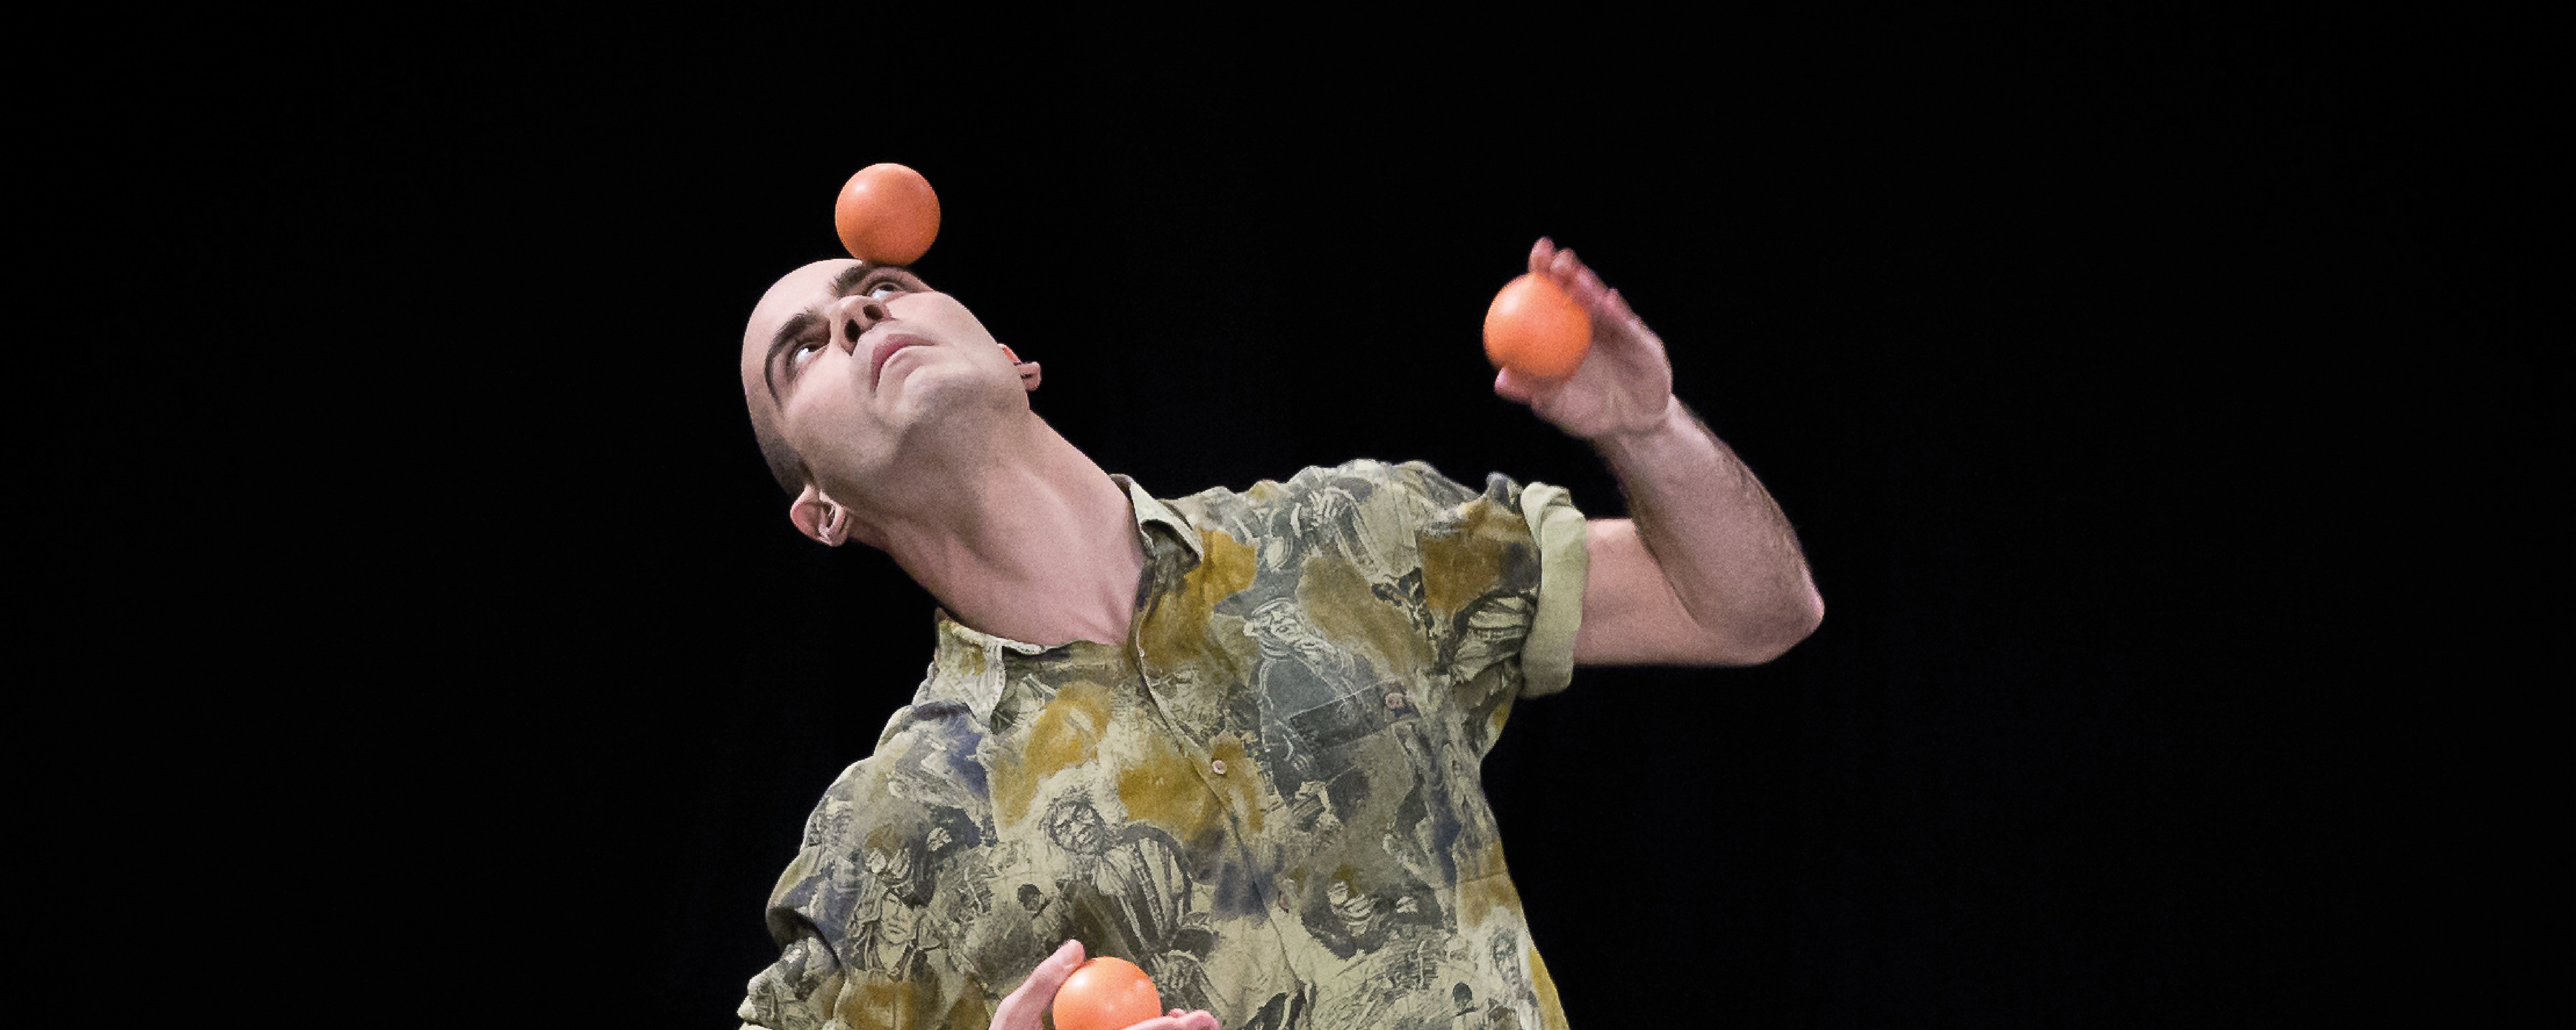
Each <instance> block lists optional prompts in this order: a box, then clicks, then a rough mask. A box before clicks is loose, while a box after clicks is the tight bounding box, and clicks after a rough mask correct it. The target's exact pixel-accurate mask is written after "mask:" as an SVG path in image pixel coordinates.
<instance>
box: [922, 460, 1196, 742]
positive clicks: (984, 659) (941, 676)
mask: <svg viewBox="0 0 2576 1030" xmlns="http://www.w3.org/2000/svg"><path fill="white" fill-rule="evenodd" d="M1109 479H1110V481H1111V482H1114V483H1117V484H1118V488H1119V489H1121V490H1125V491H1126V492H1127V500H1128V503H1129V505H1130V507H1131V508H1133V509H1134V512H1135V516H1136V537H1137V540H1138V542H1140V543H1142V544H1143V545H1144V547H1145V561H1146V565H1147V569H1146V573H1145V574H1146V578H1147V580H1148V581H1149V582H1150V581H1151V580H1152V579H1153V578H1154V573H1153V569H1152V566H1153V563H1154V554H1155V547H1154V534H1153V533H1152V532H1151V529H1150V527H1153V526H1157V525H1159V526H1161V527H1163V528H1164V530H1166V531H1167V532H1169V533H1170V535H1171V537H1172V539H1173V540H1175V541H1177V542H1178V543H1179V544H1180V545H1181V547H1182V548H1183V549H1184V550H1186V551H1187V552H1188V553H1189V565H1190V566H1192V567H1195V566H1197V565H1198V563H1199V562H1200V561H1201V560H1203V559H1204V558H1205V557H1206V551H1205V547H1206V545H1204V544H1202V543H1200V542H1199V534H1198V531H1197V530H1195V529H1192V528H1190V524H1189V522H1188V521H1187V520H1185V519H1183V518H1181V516H1180V514H1179V513H1177V512H1174V511H1173V510H1172V509H1171V508H1170V507H1169V506H1167V505H1165V504H1164V503H1163V502H1161V501H1158V500H1155V499H1154V496H1153V495H1152V494H1149V493H1146V492H1145V488H1144V487H1141V486H1138V485H1136V481H1135V480H1133V479H1130V478H1128V477H1126V476H1124V475H1116V474H1113V475H1111V476H1110V477H1109ZM937 627H938V633H939V641H938V647H937V649H936V650H935V651H934V653H933V654H932V656H931V661H930V675H929V678H927V679H924V680H923V681H922V683H921V689H920V690H918V691H915V692H914V694H913V699H912V703H913V704H916V705H920V704H927V703H930V702H933V701H958V702H963V703H964V704H965V705H966V707H967V708H968V709H970V710H972V711H973V712H974V713H975V718H976V719H978V720H980V721H983V722H987V723H989V722H991V721H992V718H993V706H994V704H995V703H997V702H999V701H1000V700H1001V697H1002V664H1003V663H1002V652H1004V651H1016V652H1018V653H1020V654H1023V655H1036V654H1044V653H1045V652H1046V651H1047V648H1045V647H1044V646H1041V645H1038V644H1031V643H1025V642H1022V641H1018V640H1012V639H1009V638H1007V637H999V636H994V635H993V634H990V633H986V632H983V631H981V630H977V629H974V628H972V627H969V626H967V625H965V624H964V623H960V622H958V621H957V620H955V619H952V618H949V616H948V613H947V612H946V611H944V610H943V611H940V612H939V613H938V622H937Z"/></svg>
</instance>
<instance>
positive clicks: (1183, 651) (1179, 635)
mask: <svg viewBox="0 0 2576 1030" xmlns="http://www.w3.org/2000/svg"><path fill="white" fill-rule="evenodd" d="M1199 542H1200V545H1201V547H1200V549H1201V550H1202V551H1203V552H1205V555H1206V556H1205V557H1204V558H1202V559H1201V560H1200V561H1199V564H1198V567H1197V568H1194V569H1191V570H1190V571H1188V572H1186V573H1183V574H1182V576H1181V585H1180V588H1179V589H1177V590H1174V591H1173V592H1172V593H1171V594H1170V595H1169V596H1167V597H1165V598H1163V600H1162V602H1161V603H1160V604H1158V605H1156V606H1155V609H1154V613H1153V616H1152V618H1150V619H1148V620H1146V623H1145V632H1144V634H1143V639H1142V640H1141V641H1139V643H1141V644H1142V645H1143V646H1144V649H1145V653H1146V654H1147V655H1148V656H1149V658H1148V660H1149V661H1151V662H1154V663H1157V664H1160V665H1163V666H1164V667H1166V668H1170V667H1176V666H1179V665H1183V664H1188V663H1192V662H1200V661H1205V660H1207V659H1209V658H1212V657H1216V656H1213V655H1210V654H1208V647H1207V636H1208V620H1209V617H1210V616H1212V615H1214V614H1215V613H1216V606H1217V603H1218V602H1221V601H1223V600H1225V599H1226V598H1229V597H1232V596H1234V595H1236V594H1239V593H1242V592H1243V591H1244V588H1246V587H1249V586H1251V585H1252V577H1253V574H1254V573H1255V572H1258V571H1259V564H1260V563H1259V559H1258V556H1257V552H1255V551H1254V550H1253V549H1252V548H1251V547H1250V546H1247V545H1245V544H1243V543H1241V542H1239V541H1237V540H1235V538H1234V535H1233V534H1231V533H1227V532H1226V531H1224V530H1222V529H1211V530H1206V531H1204V532H1202V533H1200V534H1199Z"/></svg>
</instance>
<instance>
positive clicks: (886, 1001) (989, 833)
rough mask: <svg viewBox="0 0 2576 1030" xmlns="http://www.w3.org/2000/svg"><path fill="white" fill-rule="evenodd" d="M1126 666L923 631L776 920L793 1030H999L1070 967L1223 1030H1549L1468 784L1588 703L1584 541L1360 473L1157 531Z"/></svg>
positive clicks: (1418, 484) (1459, 495) (1496, 509)
mask: <svg viewBox="0 0 2576 1030" xmlns="http://www.w3.org/2000/svg"><path fill="white" fill-rule="evenodd" d="M1116 478H1117V480H1118V483H1119V485H1120V486H1121V487H1122V488H1124V489H1125V490H1126V491H1127V493H1128V496H1129V499H1130V500H1131V501H1132V502H1133V504H1134V507H1135V512H1136V525H1137V532H1138V534H1139V536H1140V537H1141V538H1142V540H1143V542H1144V544H1145V553H1146V555H1147V570H1146V573H1145V576H1144V577H1143V580H1142V582H1141V583H1140V585H1139V588H1138V596H1137V610H1136V611H1137V614H1136V616H1135V619H1134V622H1133V624H1132V630H1131V632H1130V635H1129V639H1128V640H1127V642H1126V643H1125V645H1124V646H1111V645H1107V644H1098V643H1092V642H1089V641H1076V642H1073V643H1070V644H1065V645H1062V646H1058V647H1052V648H1046V647H1038V646H1034V645H1030V644H1023V643H1018V642H1014V641H1010V640H1004V639H1001V638H998V637H993V636H989V635H986V634H983V633H979V632H976V631H975V630H972V629H968V628H967V627H965V626H961V625H958V624H957V623H955V622H953V621H950V620H949V619H948V618H947V617H946V616H945V615H944V614H943V615H942V616H941V617H940V619H939V622H938V651H937V655H936V657H935V658H934V660H933V661H932V663H931V667H930V671H929V676H928V678H927V679H926V680H925V681H924V682H923V683H922V685H921V687H920V689H919V691H918V692H917V693H916V694H915V695H914V697H913V703H912V704H911V705H909V706H907V707H905V708H903V709H902V710H900V711H898V712H896V713H895V715H894V718H893V719H891V720H890V721H888V722H887V724H886V728H885V731H884V733H883V734H881V735H880V736H879V737H878V738H877V744H876V750H875V753H874V754H873V755H871V756H869V757H868V758H866V759H864V760H862V761H860V762H859V763H858V764H856V765H852V766H850V767H849V769H848V770H847V771H845V772H843V773H842V774H841V776H840V778H839V779H838V780H837V781H836V782H834V783H833V785H832V787H831V789H830V790H829V791H827V792H826V793H825V794H824V796H823V800H822V803H821V804H820V805H818V806H816V808H815V809H814V813H813V815H812V817H811V818H810V819H809V820H808V821H807V824H806V828H805V842H804V846H803V847H802V848H801V849H800V850H799V851H798V853H797V856H796V859H795V861H794V862H793V863H791V864H790V865H789V866H788V867H787V871H786V872H785V873H784V874H782V875H781V876H780V878H779V881H778V887H777V890H776V891H775V892H774V893H773V894H772V895H771V897H770V904H769V928H770V932H771V934H772V936H774V937H775V938H776V939H777V940H778V942H779V945H780V948H781V952H780V957H779V960H778V962H777V963H776V964H774V965H772V966H770V967H769V968H768V969H766V970H763V971H762V972H761V973H760V974H759V975H758V976H755V977H753V978H752V980H751V983H750V986H749V989H748V996H747V997H746V998H745V1000H744V1001H743V1004H742V1007H741V1010H740V1012H739V1016H740V1017H741V1018H742V1019H743V1020H744V1021H746V1023H747V1024H750V1025H757V1026H763V1027H776V1028H779V1030H806V1028H809V1027H833V1028H837V1027H844V1026H847V1027H902V1028H916V1027H922V1028H926V1027H942V1028H950V1030H985V1028H986V1027H987V1026H988V1025H989V1024H990V1023H991V1021H992V1015H993V1009H994V1007H995V1006H996V1005H997V1004H998V1003H999V1001H1000V999H1001V998H1002V996H1003V995H1005V994H1008V993H1009V992H1010V991H1011V990H1012V989H1014V988H1016V987H1017V986H1019V983H1020V981H1022V980H1023V979H1025V978H1026V977H1027V976H1028V974H1029V972H1030V970H1032V969H1034V968H1035V967H1036V966H1037V964H1038V962H1039V961H1040V960H1042V959H1044V958H1046V957H1047V955H1048V954H1049V953H1051V952H1052V951H1054V950H1055V947H1056V945H1058V944H1059V943H1061V942H1063V941H1064V940H1065V939H1066V938H1079V939H1080V940H1081V941H1082V942H1083V945H1084V947H1085V948H1086V949H1088V951H1089V952H1090V953H1091V954H1093V955H1115V956H1118V957H1121V958H1125V959H1128V960H1130V961H1133V962H1135V963H1136V964H1138V965H1139V966H1142V967H1144V969H1145V971H1146V972H1147V973H1148V974H1150V975H1151V976H1152V977H1153V978H1154V982H1155V985H1156V986H1157V987H1158V988H1159V989H1160V990H1161V992H1162V996H1163V1006H1164V1007H1165V1008H1167V1009H1170V1008H1179V1009H1206V1010H1209V1011H1210V1012H1212V1013H1214V1014H1215V1015H1216V1017H1217V1021H1218V1023H1219V1025H1220V1026H1222V1027H1224V1028H1225V1030H1291V1028H1297V1030H1307V1028H1311V1030H1359V1028H1376V1027H1407V1028H1412V1027H1426V1028H1440V1030H1507V1028H1508V1030H1540V1028H1547V1030H1563V1028H1564V1026H1565V1017H1564V1014H1563V1012H1561V1011H1560V1010H1559V1008H1558V1006H1557V1000H1556V991H1555V987H1554V985H1553V984H1552V983H1551V982H1550V981H1549V979H1548V975H1547V967H1546V965H1545V964H1543V963H1542V962H1540V961H1539V955H1538V951H1537V949H1536V948H1534V947H1533V946H1532V945H1531V942H1530V938H1529V932H1528V928H1527V926H1526V924H1525V923H1524V922H1523V920H1522V916H1521V909H1520V900H1519V896H1518V894H1517V892H1516V891H1515V890H1514V889H1513V887H1512V880H1511V876H1510V874H1509V873H1508V872H1507V871H1506V870H1505V868H1504V865H1503V851H1502V846H1501V844H1500V843H1499V842H1498V841H1497V840H1496V838H1495V827H1494V819H1493V813H1492V810H1491V809H1490V808H1489V807H1487V804H1486V801H1485V795H1484V790H1483V788H1482V786H1481V785H1480V783H1479V780H1478V766H1479V764H1480V762H1481V761H1482V760H1483V758H1484V756H1485V753H1486V752H1487V751H1488V750H1489V749H1491V748H1492V746H1493V743H1494V739H1495V735H1496V734H1498V733H1499V732H1501V730H1502V728H1503V723H1504V721H1505V719H1507V718H1508V717H1509V716H1510V713H1511V710H1512V703H1513V701H1514V700H1515V699H1516V698H1520V697H1530V696H1536V695H1540V694H1546V693H1551V692H1554V691H1556V690H1560V689H1563V688H1564V686H1565V685H1566V683H1567V681H1568V680H1569V679H1570V678H1571V676H1572V674H1573V652H1574V635H1575V629H1576V627H1577V625H1578V623H1579V620H1580V618H1581V598H1582V594H1583V583H1584V574H1585V552H1584V525H1583V516H1582V513H1580V512H1579V511H1577V510H1575V508H1574V506H1573V505H1572V504H1571V503H1570V502H1568V501H1567V499H1566V496H1565V492H1564V491H1563V490H1561V489H1558V488H1555V487H1550V486H1545V485H1541V484H1531V485H1529V486H1528V487H1526V488H1524V487H1522V486H1520V485H1519V484H1516V483H1514V482H1512V481H1511V480H1509V479H1506V478H1505V477H1503V476H1500V475H1496V476H1492V477H1489V478H1488V480H1487V483H1486V487H1485V489H1484V491H1483V492H1481V493H1480V492H1477V491H1475V490H1472V489H1469V488H1467V487H1465V486H1461V485H1459V484H1458V483H1455V482H1452V481H1450V480H1448V479H1444V478H1442V477H1441V476H1440V474H1439V473H1437V472H1435V471H1433V470H1432V469H1431V467H1430V466H1428V465H1424V464H1421V463H1418V462H1416V463H1407V464H1403V465H1387V464H1383V463H1380V462H1373V461H1356V462H1352V463H1349V464H1346V465H1343V466H1340V467H1338V468H1331V469H1321V468H1310V469H1307V470H1305V471H1303V472H1301V473H1299V474H1297V475H1296V476H1295V477H1293V478H1291V479H1290V480H1289V481H1288V482H1286V483H1276V482H1270V481H1264V482H1261V483H1258V484H1255V485H1254V486H1253V487H1252V488H1251V489H1250V490H1247V491H1244V492H1242V493H1235V492H1232V491H1227V490H1210V491H1207V492H1205V493H1201V494H1198V495H1196V496H1192V497H1187V498H1182V499H1180V500H1177V501H1172V502H1169V503H1165V502H1162V501H1157V500H1155V499H1154V498H1152V497H1151V496H1148V495H1147V494H1146V493H1145V492H1144V491H1143V490H1142V489H1141V488H1138V487H1137V486H1136V485H1135V484H1134V483H1133V482H1132V481H1129V480H1128V479H1126V477H1123V476H1121V477H1116Z"/></svg>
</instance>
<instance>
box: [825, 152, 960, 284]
mask: <svg viewBox="0 0 2576 1030" xmlns="http://www.w3.org/2000/svg"><path fill="white" fill-rule="evenodd" d="M832 227H833V228H835V229H838V230H840V233H841V245H842V246H844V247H847V248H849V249H850V256H851V257H854V258H857V259H859V260H861V261H865V262H868V263H870V264H878V265H909V264H911V263H913V262H914V261H916V260H918V259H919V258H920V257H921V255H922V252H924V251H927V250H929V249H930V241H932V240H935V239H938V238H939V194H937V193H933V192H931V190H930V180H928V179H924V178H922V177H921V173H920V172H916V171H913V170H912V169H910V168H906V167H904V166H902V165H899V164H873V165H869V166H867V167H865V168H861V169H859V174H857V175H853V176H850V181H849V183H848V184H847V185H844V186H842V187H841V198H840V200H838V201H836V202H834V203H833V205H832Z"/></svg>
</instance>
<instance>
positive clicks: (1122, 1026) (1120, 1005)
mask: <svg viewBox="0 0 2576 1030" xmlns="http://www.w3.org/2000/svg"><path fill="white" fill-rule="evenodd" d="M1048 1014H1049V1015H1051V1016H1053V1017H1054V1018H1055V1030H1127V1028H1128V1027H1131V1026H1135V1025H1136V1024H1138V1023H1142V1022H1144V1021H1146V1020H1148V1019H1152V1018H1154V1017H1156V1016H1159V1015H1162V1014H1163V996H1162V994H1161V992H1158V991H1156V990H1154V981H1153V978H1151V977H1148V976H1146V975H1145V971H1144V970H1142V969H1138V968H1136V964H1135V963H1133V962H1129V961H1127V960H1126V959H1123V958H1109V957H1101V958H1095V959H1091V960H1090V961H1087V962H1084V963H1083V964H1081V965H1079V966H1075V967H1074V969H1073V975H1071V976H1068V977H1065V978H1064V986H1062V987H1058V988H1056V991H1055V1004H1054V1006H1053V1007H1052V1008H1050V1009H1049V1010H1048Z"/></svg>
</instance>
